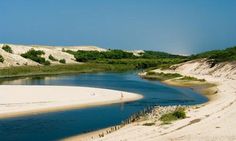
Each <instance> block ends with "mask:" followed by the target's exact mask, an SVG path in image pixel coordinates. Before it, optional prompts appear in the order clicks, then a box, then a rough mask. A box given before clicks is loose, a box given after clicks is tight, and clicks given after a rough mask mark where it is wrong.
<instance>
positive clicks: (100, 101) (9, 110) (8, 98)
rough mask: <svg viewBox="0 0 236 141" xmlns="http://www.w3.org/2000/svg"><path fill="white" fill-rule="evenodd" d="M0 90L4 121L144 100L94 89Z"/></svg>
mask: <svg viewBox="0 0 236 141" xmlns="http://www.w3.org/2000/svg"><path fill="white" fill-rule="evenodd" d="M0 90H1V92H0V118H3V117H9V116H19V115H25V114H33V113H38V112H49V111H57V110H65V109H72V108H81V107H87V106H95V105H104V104H111V103H119V102H126V101H133V100H138V99H140V98H142V96H141V95H139V94H134V93H128V92H121V91H115V90H108V89H100V88H90V87H72V86H20V85H9V86H8V85H0ZM121 93H122V94H123V98H121Z"/></svg>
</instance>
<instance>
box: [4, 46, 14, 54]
mask: <svg viewBox="0 0 236 141" xmlns="http://www.w3.org/2000/svg"><path fill="white" fill-rule="evenodd" d="M2 49H3V50H5V51H6V52H8V53H13V51H12V49H11V47H10V46H9V45H3V47H2Z"/></svg>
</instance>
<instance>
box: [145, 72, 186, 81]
mask: <svg viewBox="0 0 236 141" xmlns="http://www.w3.org/2000/svg"><path fill="white" fill-rule="evenodd" d="M178 77H183V76H182V75H181V74H178V73H163V72H161V73H157V72H153V71H149V72H147V75H146V76H144V78H147V79H155V80H160V81H165V80H169V79H174V78H178Z"/></svg>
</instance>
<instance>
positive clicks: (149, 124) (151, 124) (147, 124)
mask: <svg viewBox="0 0 236 141" xmlns="http://www.w3.org/2000/svg"><path fill="white" fill-rule="evenodd" d="M153 125H155V122H148V123H144V124H143V126H153Z"/></svg>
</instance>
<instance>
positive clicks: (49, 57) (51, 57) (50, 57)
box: [48, 54, 58, 61]
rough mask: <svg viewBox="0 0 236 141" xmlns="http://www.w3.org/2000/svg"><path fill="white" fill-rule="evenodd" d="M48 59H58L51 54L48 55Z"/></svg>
mask: <svg viewBox="0 0 236 141" xmlns="http://www.w3.org/2000/svg"><path fill="white" fill-rule="evenodd" d="M48 59H49V60H51V61H58V59H56V58H55V57H53V56H52V55H51V54H50V55H49V56H48Z"/></svg>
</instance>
